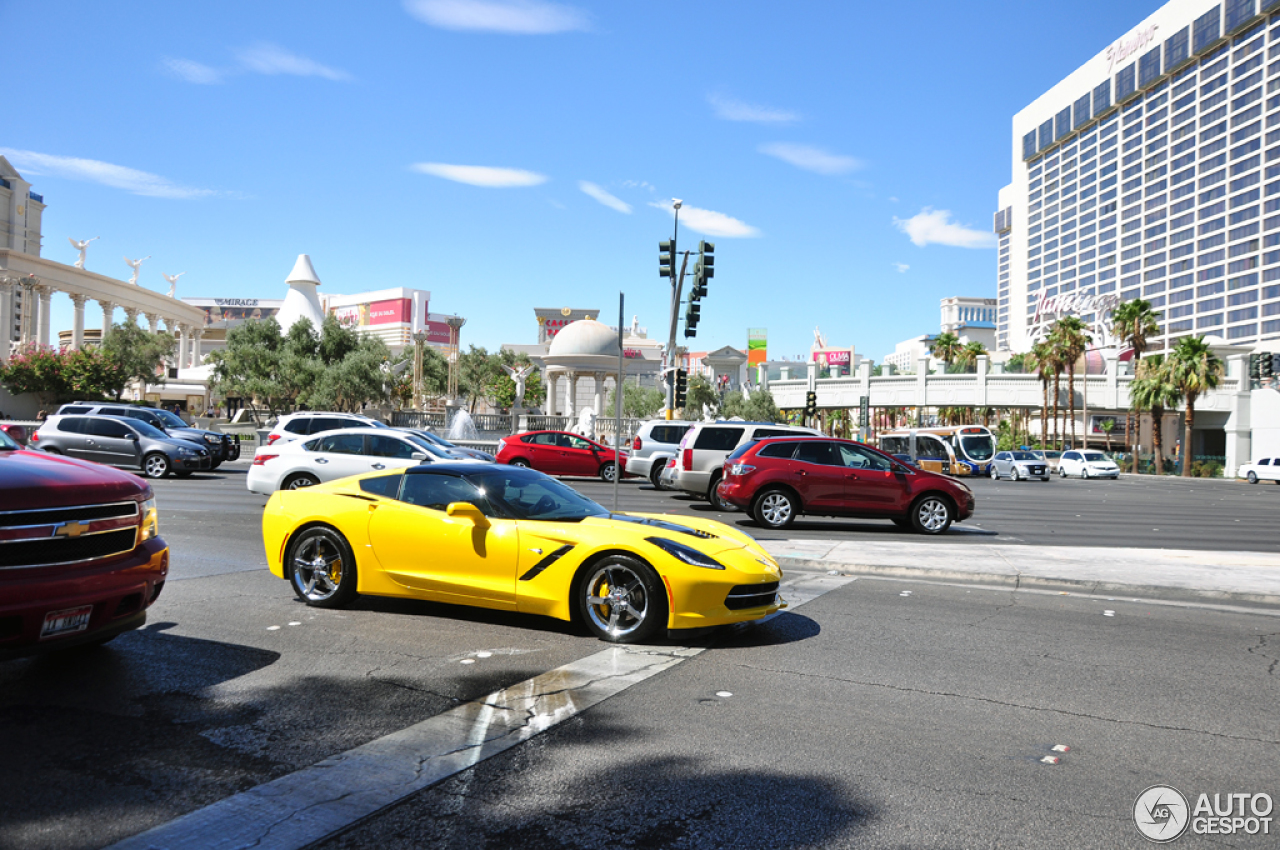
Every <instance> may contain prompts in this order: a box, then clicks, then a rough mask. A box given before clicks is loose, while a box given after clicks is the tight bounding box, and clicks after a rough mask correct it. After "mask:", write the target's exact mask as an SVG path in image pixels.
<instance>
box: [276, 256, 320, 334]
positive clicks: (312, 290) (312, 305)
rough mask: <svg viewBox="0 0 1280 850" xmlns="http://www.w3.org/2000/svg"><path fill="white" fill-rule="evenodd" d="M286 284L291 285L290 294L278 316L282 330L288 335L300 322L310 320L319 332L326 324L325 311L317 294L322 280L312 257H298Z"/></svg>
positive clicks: (285, 298) (286, 296)
mask: <svg viewBox="0 0 1280 850" xmlns="http://www.w3.org/2000/svg"><path fill="white" fill-rule="evenodd" d="M285 283H287V284H289V293H288V294H287V295H285V297H284V303H283V304H281V305H280V312H279V313H277V314H276V321H278V322H279V323H280V329H281V330H282V331H284V332H285V333H286V334H287V333H289V328H291V327H293V326H294V324H295V323H297V322H298V320H300V319H310V320H311V324H312V325H313V326H314V327H315V329H316V331H317V332H319V330H320V325H322V324H323V323H324V310H323V309H321V307H320V296H319V294H318V293H317V292H316V287H318V286H319V285H320V278H319V277H317V276H316V270H315V268H314V267H313V266H312V265H311V257H310V256H308V255H306V254H299V255H298V261H297V262H296V263H294V264H293V271H291V272H289V277H287V278H286V279H285Z"/></svg>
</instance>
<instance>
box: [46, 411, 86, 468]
mask: <svg viewBox="0 0 1280 850" xmlns="http://www.w3.org/2000/svg"><path fill="white" fill-rule="evenodd" d="M91 421H93V420H91V419H89V418H88V417H84V416H67V417H64V418H62V419H59V420H58V422H57V424H56V426H55V427H56V428H57V431H58V436H57V437H56V438H55V439H54V440H52V441H48V442H49V444H50V445H53V446H54V447H55V448H58V449H60V450H61V451H62V453H63V454H65V455H66V456H67V457H77V458H80V459H81V460H94V458H92V457H90V456H89V434H87V433H85V432H86V431H87V430H88V427H89V423H90V422H91Z"/></svg>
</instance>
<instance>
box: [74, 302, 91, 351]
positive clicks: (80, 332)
mask: <svg viewBox="0 0 1280 850" xmlns="http://www.w3.org/2000/svg"><path fill="white" fill-rule="evenodd" d="M88 300H89V296H87V295H72V296H71V304H72V306H73V307H74V309H75V318H74V319H73V320H72V322H71V348H72V350H73V351H79V350H80V349H82V348H84V302H86V301H88Z"/></svg>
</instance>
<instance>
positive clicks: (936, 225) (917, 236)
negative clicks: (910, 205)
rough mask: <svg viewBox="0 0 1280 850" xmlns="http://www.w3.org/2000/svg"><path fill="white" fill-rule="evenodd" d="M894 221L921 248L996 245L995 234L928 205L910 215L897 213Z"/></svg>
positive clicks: (989, 246) (986, 246) (990, 246)
mask: <svg viewBox="0 0 1280 850" xmlns="http://www.w3.org/2000/svg"><path fill="white" fill-rule="evenodd" d="M893 223H894V226H895V227H897V228H898V229H899V230H901V231H902V232H903V233H905V234H907V236H909V237H910V238H911V241H912V242H913V243H915V244H916V245H919V246H920V247H921V248H923V247H924V246H925V245H929V244H934V245H950V246H952V247H955V248H994V247H995V246H996V236H995V234H994V233H988V232H986V231H985V230H977V229H974V228H972V227H965V226H964V225H962V224H957V223H956V222H954V221H952V220H951V211H950V210H935V209H933V208H932V207H925V208H924V209H922V210H920V212H918V213H916V214H915V215H913V216H911V218H897V217H896V216H895V217H894V219H893Z"/></svg>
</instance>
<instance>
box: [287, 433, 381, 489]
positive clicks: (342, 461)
mask: <svg viewBox="0 0 1280 850" xmlns="http://www.w3.org/2000/svg"><path fill="white" fill-rule="evenodd" d="M304 448H305V449H306V451H304V452H303V453H302V454H301V455H300V461H299V463H300V464H301V466H302V470H300V471H306V472H311V473H313V474H314V475H315V476H316V477H317V478H319V479H320V480H321V481H333V480H335V479H338V478H346V477H347V476H348V475H359V474H361V473H362V472H369V471H370V470H369V458H368V456H367V455H365V453H364V435H363V434H338V433H333V432H330V433H327V434H321V435H320V436H319V437H313V438H312V439H310V440H308V441H307V442H306V443H305V444H304Z"/></svg>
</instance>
